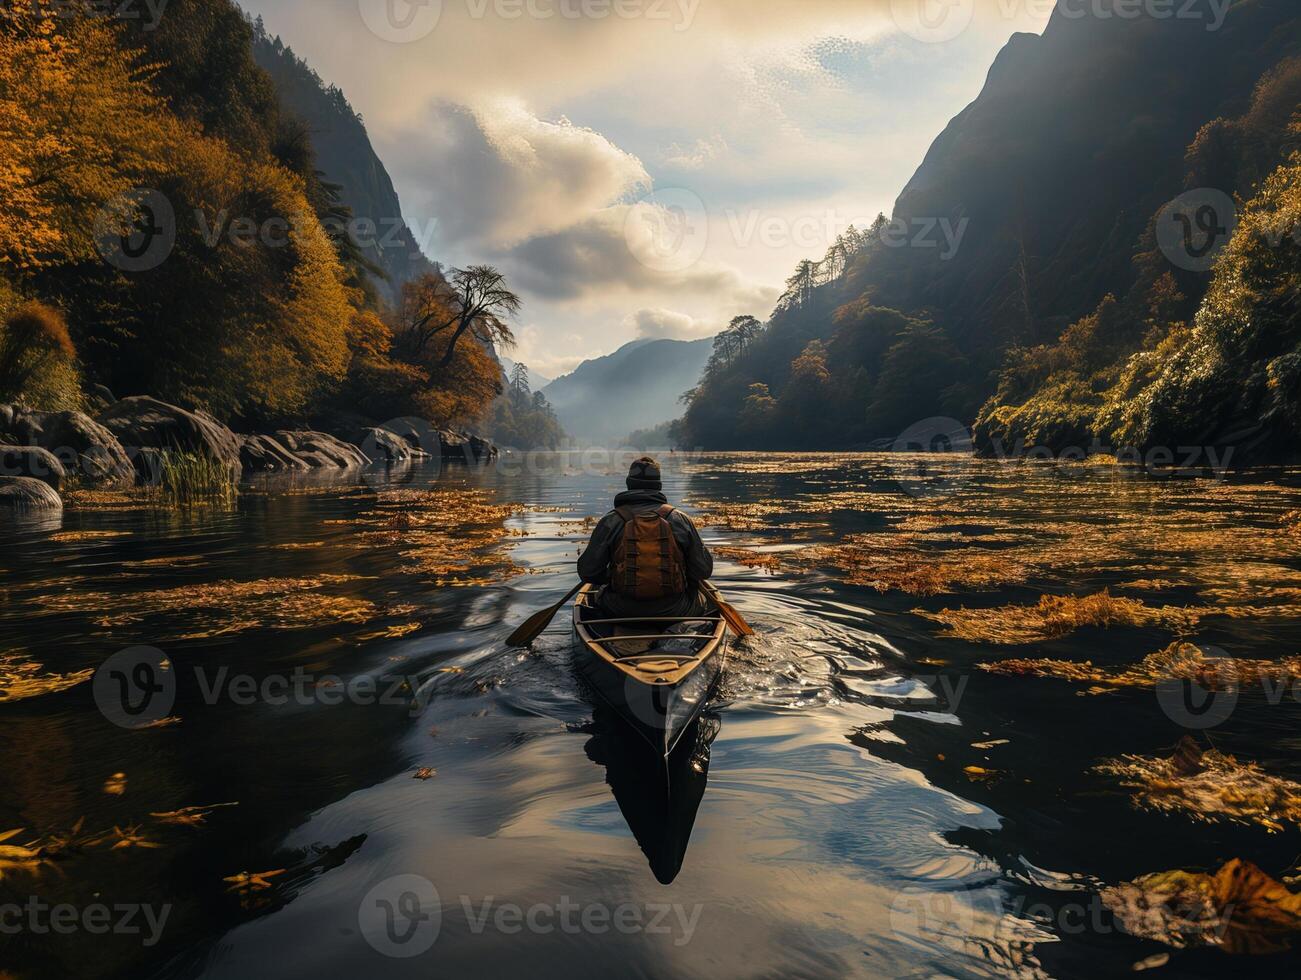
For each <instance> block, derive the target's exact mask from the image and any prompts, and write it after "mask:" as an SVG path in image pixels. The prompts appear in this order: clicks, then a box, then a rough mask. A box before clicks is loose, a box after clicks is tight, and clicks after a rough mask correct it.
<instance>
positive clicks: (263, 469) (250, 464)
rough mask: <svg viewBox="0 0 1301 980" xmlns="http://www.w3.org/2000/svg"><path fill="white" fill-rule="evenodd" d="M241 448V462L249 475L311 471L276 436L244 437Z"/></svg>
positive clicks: (306, 464) (302, 460)
mask: <svg viewBox="0 0 1301 980" xmlns="http://www.w3.org/2000/svg"><path fill="white" fill-rule="evenodd" d="M242 438H243V442H242V443H241V444H240V447H239V458H240V462H241V463H242V464H243V465H244V470H245V472H247V473H284V472H290V471H294V470H306V469H311V467H310V466H309V464H308V463H307V462H306V461H305V460H304V459H302V458H301V457H299V456H296V455H295V454H294V453H292V452H290V451H289V450H288V449H286V448H285V447H284V446H283V445H281V443H280V442H278V441H277V440H276V438H275V437H274V436H266V435H252V436H243V437H242Z"/></svg>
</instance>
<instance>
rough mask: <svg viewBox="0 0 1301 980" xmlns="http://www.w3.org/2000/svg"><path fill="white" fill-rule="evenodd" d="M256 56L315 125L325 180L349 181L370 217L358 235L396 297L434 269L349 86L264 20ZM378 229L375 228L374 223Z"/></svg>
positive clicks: (358, 211)
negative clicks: (325, 73) (347, 92)
mask: <svg viewBox="0 0 1301 980" xmlns="http://www.w3.org/2000/svg"><path fill="white" fill-rule="evenodd" d="M253 56H254V58H255V59H256V61H257V63H258V64H259V65H260V66H261V67H262V68H263V69H264V70H265V71H266V72H267V74H269V75H270V76H271V78H272V80H273V81H274V83H275V87H276V94H277V95H278V96H279V99H280V104H281V106H282V107H283V108H284V109H285V110H286V111H287V112H288V113H289V114H290V115H292V116H296V117H297V118H299V119H301V120H302V121H303V122H304V123H305V124H306V125H307V127H308V129H309V131H310V133H311V138H312V144H313V146H314V147H315V150H316V163H317V166H318V167H319V168H320V169H321V171H323V172H324V174H325V179H326V180H327V181H329V182H331V183H334V184H338V185H340V187H341V188H342V190H341V192H340V196H341V199H342V202H343V203H344V204H346V205H347V206H348V207H349V208H351V209H352V213H353V215H354V217H356V218H358V219H362V220H363V221H365V222H367V223H368V226H367V227H365V228H364V229H363V226H361V225H360V224H359V225H358V226H357V233H355V234H354V235H353V237H354V238H355V239H357V240H358V243H359V244H360V245H361V246H362V247H363V251H364V252H365V254H366V257H367V258H368V259H369V260H370V261H371V262H373V263H375V264H376V265H377V266H379V267H380V268H381V269H383V270H384V272H385V273H386V274H387V276H388V281H387V282H386V283H378V284H377V285H378V286H379V290H380V294H381V295H382V296H384V297H385V298H386V299H388V300H390V301H393V300H395V299H396V298H397V297H398V296H399V295H400V294H401V290H402V284H403V283H405V282H407V281H408V280H410V279H413V278H415V277H416V276H418V275H420V274H421V273H422V272H425V271H428V270H430V269H432V268H433V265H432V263H431V262H430V261H429V259H428V258H427V257H426V256H425V254H424V252H423V251H422V250H421V246H420V243H419V241H417V239H416V236H415V235H414V234H413V233H412V231H411V229H410V228H409V227H407V224H406V222H405V220H404V219H403V217H402V204H401V202H400V201H399V200H398V195H397V191H396V190H395V189H394V187H393V181H392V179H391V178H390V177H389V174H388V171H387V170H386V169H385V168H384V164H383V162H382V161H381V160H380V158H379V156H378V155H377V154H376V153H375V149H374V147H372V146H371V142H370V137H369V136H368V135H367V133H366V127H365V125H364V124H363V122H362V118H361V116H360V115H358V114H357V112H356V111H354V110H353V108H352V106H351V105H349V103H348V100H347V98H345V96H344V94H343V92H342V91H340V90H339V88H338V87H336V86H334V85H329V84H327V83H326V82H324V81H323V80H322V79H321V77H320V76H319V75H318V74H317V73H316V72H315V71H314V70H313V69H312V68H311V66H310V65H308V64H307V63H306V62H305V61H303V60H302V59H301V58H299V57H298V56H297V55H296V54H294V52H293V49H291V48H290V47H288V46H287V45H285V44H284V43H283V42H282V41H281V40H280V38H278V37H271V36H270V35H268V34H267V33H266V31H265V29H264V28H263V26H262V22H261V19H260V18H259V19H258V21H257V22H256V23H255V24H254V38H253ZM371 227H373V228H374V232H373V233H371V232H370V228H371Z"/></svg>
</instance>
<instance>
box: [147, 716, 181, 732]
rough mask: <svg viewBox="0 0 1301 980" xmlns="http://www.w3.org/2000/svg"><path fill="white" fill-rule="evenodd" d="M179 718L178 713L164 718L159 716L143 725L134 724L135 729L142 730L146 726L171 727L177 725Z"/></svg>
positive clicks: (179, 721)
mask: <svg viewBox="0 0 1301 980" xmlns="http://www.w3.org/2000/svg"><path fill="white" fill-rule="evenodd" d="M180 723H181V719H180V716H179V715H168V716H167V717H166V718H159V719H158V720H157V721H151V722H148V723H147V724H144V725H138V726H136V730H137V731H144V730H145V729H146V728H171V727H172V726H173V725H179V724H180Z"/></svg>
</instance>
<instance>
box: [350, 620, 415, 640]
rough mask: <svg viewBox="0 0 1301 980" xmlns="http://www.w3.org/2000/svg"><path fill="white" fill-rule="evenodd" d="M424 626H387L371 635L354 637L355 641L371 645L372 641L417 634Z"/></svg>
mask: <svg viewBox="0 0 1301 980" xmlns="http://www.w3.org/2000/svg"><path fill="white" fill-rule="evenodd" d="M422 625H423V624H422V623H400V624H398V625H397V626H386V627H385V628H384V629H382V630H375V631H374V632H371V633H362V634H361V635H360V636H357V637H354V639H355V640H356V641H357V642H358V643H369V642H370V641H371V640H394V639H397V638H399V637H403V636H409V635H411V634H412V633H415V632H416V631H417V630H419V629H420V627H421V626H422Z"/></svg>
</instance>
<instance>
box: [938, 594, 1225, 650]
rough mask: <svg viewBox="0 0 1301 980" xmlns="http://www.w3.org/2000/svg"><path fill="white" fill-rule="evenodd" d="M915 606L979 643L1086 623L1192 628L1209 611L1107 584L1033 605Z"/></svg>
mask: <svg viewBox="0 0 1301 980" xmlns="http://www.w3.org/2000/svg"><path fill="white" fill-rule="evenodd" d="M1214 611H1215V610H1210V612H1214ZM913 612H914V614H915V615H918V616H921V617H923V618H924V619H930V620H933V621H934V622H937V623H942V624H944V625H945V626H946V627H948V628H947V629H946V630H945V631H944V632H943V633H941V634H940V635H941V636H945V637H954V638H957V639H962V640H969V641H972V642H976V643H999V644H1020V643H1040V642H1043V641H1045V640H1053V639H1057V638H1058V637H1062V636H1066V635H1067V634H1068V633H1072V632H1074V631H1075V630H1077V629H1080V628H1082V627H1085V626H1103V627H1111V626H1162V627H1165V628H1167V629H1171V630H1174V631H1176V632H1188V631H1190V630H1191V629H1192V628H1193V627H1194V626H1195V625H1196V624H1197V622H1198V621H1199V619H1200V617H1201V616H1202V615H1203V614H1204V613H1205V612H1207V611H1206V610H1197V609H1185V608H1180V607H1175V606H1148V605H1146V604H1145V603H1143V602H1140V601H1139V600H1138V599H1130V598H1126V597H1123V596H1113V595H1112V594H1111V593H1110V592H1109V591H1107V590H1106V589H1104V590H1103V591H1101V592H1098V593H1095V594H1094V595H1088V596H1057V595H1045V596H1041V597H1040V599H1039V601H1038V603H1036V604H1035V605H1033V606H996V607H994V608H992V609H967V608H965V607H963V608H960V609H942V610H940V611H939V612H929V611H927V610H925V609H914V610H913Z"/></svg>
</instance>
